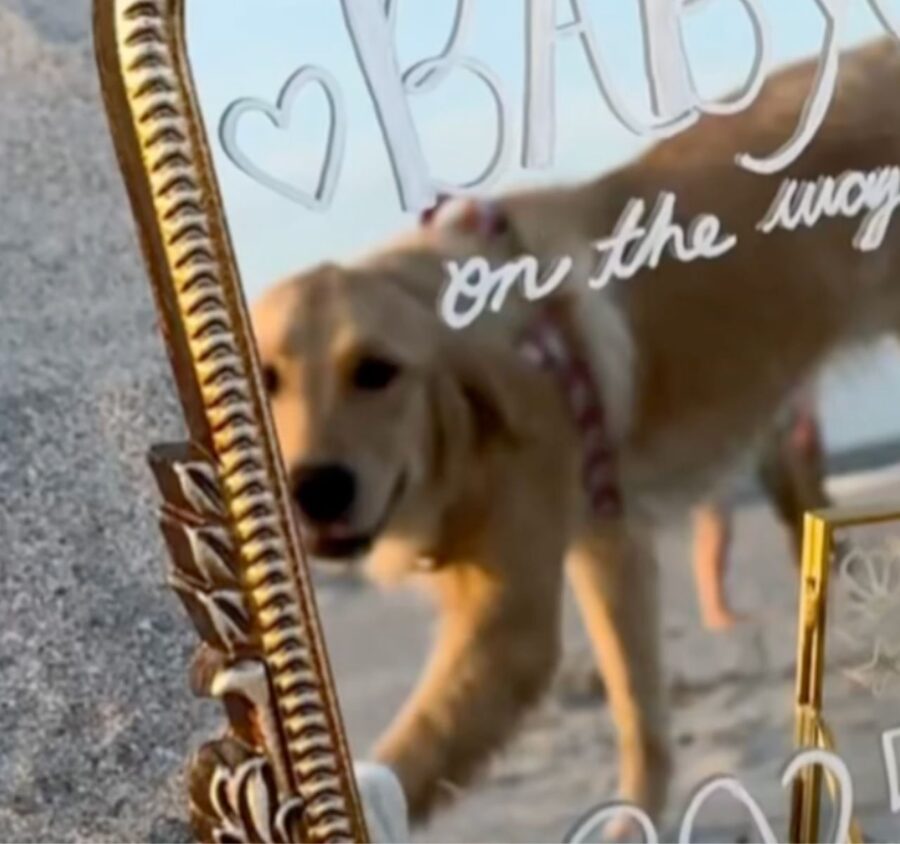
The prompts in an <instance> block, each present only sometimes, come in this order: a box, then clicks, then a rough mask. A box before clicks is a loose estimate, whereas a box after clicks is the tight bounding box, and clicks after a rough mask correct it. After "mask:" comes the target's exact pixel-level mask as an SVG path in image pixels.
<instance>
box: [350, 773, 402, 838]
mask: <svg viewBox="0 0 900 844" xmlns="http://www.w3.org/2000/svg"><path fill="white" fill-rule="evenodd" d="M354 770H355V771H356V783H357V787H358V788H359V797H360V800H362V804H363V811H364V813H365V816H366V825H367V826H368V828H369V838H370V840H371V841H372V842H373V844H406V842H408V841H409V840H410V833H409V810H408V808H407V804H406V796H405V795H404V793H403V787H402V786H401V785H400V780H398V779H397V777H396V776H395V775H394V772H393V771H391V769H390V768H387V767H385V766H384V765H376V764H374V763H372V762H357V763H356V764H355V765H354Z"/></svg>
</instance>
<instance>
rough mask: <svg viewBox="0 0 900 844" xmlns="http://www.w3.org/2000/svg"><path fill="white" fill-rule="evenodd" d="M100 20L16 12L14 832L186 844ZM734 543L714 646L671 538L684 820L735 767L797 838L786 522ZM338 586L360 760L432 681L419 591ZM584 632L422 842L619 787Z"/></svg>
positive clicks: (183, 717) (48, 6) (1, 333)
mask: <svg viewBox="0 0 900 844" xmlns="http://www.w3.org/2000/svg"><path fill="white" fill-rule="evenodd" d="M87 21H88V12H87V2H86V0H40V2H38V1H37V0H0V83H2V84H0V189H2V190H0V194H2V198H3V202H0V362H2V363H0V502H2V504H0V538H2V543H0V619H2V627H0V840H22V841H26V840H27V841H76V840H79V841H116V840H141V841H176V840H183V839H184V838H185V835H186V829H185V825H184V808H185V803H184V795H183V793H182V778H181V769H182V764H183V759H184V757H185V755H186V753H187V751H188V749H189V748H190V747H193V746H196V745H197V744H198V743H199V742H201V741H202V740H204V739H205V738H207V737H211V736H212V735H214V734H215V733H216V731H217V729H218V726H219V724H220V721H221V719H220V715H219V712H218V708H217V707H216V706H215V705H213V704H209V703H204V702H198V701H196V700H194V699H193V698H192V697H191V696H190V694H189V692H188V690H187V686H186V680H185V671H184V668H185V665H186V662H187V660H188V657H189V654H190V653H191V650H192V648H193V646H194V644H195V641H196V640H195V637H194V635H193V633H192V631H191V629H190V627H189V625H188V623H187V622H186V620H185V618H184V616H183V614H182V612H181V609H180V607H179V605H178V604H177V602H176V600H175V599H174V597H173V596H171V595H170V594H169V592H168V591H167V590H166V589H165V588H164V586H163V578H164V554H163V549H162V546H161V543H160V539H159V536H158V534H157V530H156V525H155V519H154V515H153V509H152V508H153V506H154V504H155V500H156V499H155V493H154V490H153V487H152V484H151V480H150V477H149V474H148V471H147V470H146V468H145V466H144V453H145V450H146V448H147V446H148V445H149V444H150V443H152V442H155V441H165V440H173V439H179V438H180V437H181V434H182V428H181V423H180V420H179V416H178V413H177V408H176V403H175V401H174V398H173V392H172V387H171V383H170V380H169V373H168V368H167V363H166V361H165V358H164V354H163V350H162V347H161V344H160V341H159V339H158V337H157V335H156V331H155V324H154V320H155V315H154V311H153V308H152V304H151V300H150V295H149V288H148V286H147V283H146V281H145V277H144V274H143V270H142V267H141V264H140V261H139V257H138V254H137V250H136V243H135V236H134V232H133V228H132V223H131V219H130V215H129V210H128V208H127V206H126V203H125V200H124V194H123V191H122V188H121V185H120V181H119V177H118V174H117V171H116V169H115V166H114V162H113V157H112V152H111V148H110V144H109V142H108V138H107V134H106V126H105V123H104V119H103V116H102V113H101V110H100V107H99V100H98V90H97V83H96V81H95V78H94V71H93V63H92V57H91V52H90V50H91V48H90V43H89V40H88V36H87ZM739 532H740V535H739V548H738V559H736V561H735V564H734V575H733V590H734V594H735V595H736V596H737V602H738V603H739V604H740V607H741V609H744V610H746V611H747V612H749V613H751V614H752V616H753V620H752V622H750V623H748V624H747V625H745V626H744V627H743V628H742V629H740V630H739V631H738V632H737V633H736V634H734V635H732V636H718V637H717V636H712V635H710V634H707V633H704V632H703V631H701V630H700V629H699V626H698V622H697V614H696V608H695V605H694V597H693V592H692V589H691V585H690V579H689V571H688V558H687V546H686V537H685V535H684V533H683V532H681V533H678V532H676V533H673V534H672V535H670V536H667V537H666V538H665V540H664V542H663V543H662V551H663V559H664V561H665V566H664V570H665V601H664V602H665V607H666V610H665V629H666V654H667V665H668V671H669V675H670V687H671V691H672V695H673V699H674V702H675V710H674V739H675V746H676V752H677V777H676V782H675V788H674V801H673V805H674V806H675V807H676V808H677V807H678V806H679V805H680V804H681V803H682V802H683V801H684V799H685V797H686V795H687V794H688V792H689V790H690V789H691V787H693V786H694V785H695V784H697V783H698V782H699V781H700V780H702V779H703V778H704V777H706V776H708V775H710V774H712V773H716V772H720V771H727V772H733V771H734V772H738V773H739V774H740V776H741V778H742V780H743V781H744V783H745V784H746V785H747V786H748V788H749V789H750V791H751V792H752V793H753V794H754V795H755V796H756V797H757V798H758V799H759V800H760V801H761V803H762V804H763V806H764V807H765V809H766V811H767V812H768V814H769V816H770V817H771V819H772V820H773V822H775V823H776V830H781V829H783V824H784V817H785V812H786V805H787V802H786V795H785V794H784V793H783V792H782V791H781V789H780V787H779V785H778V780H777V774H778V771H779V768H780V767H781V765H782V763H783V762H784V760H785V759H786V756H787V753H788V751H789V742H790V731H791V709H790V702H791V687H792V679H791V678H792V670H793V669H792V664H793V657H794V653H793V651H794V618H795V608H796V587H795V583H794V576H793V573H792V572H791V571H790V569H789V566H788V564H787V563H786V560H785V553H786V552H785V548H784V544H783V541H782V537H781V536H780V534H779V533H778V532H777V530H776V529H775V527H774V525H773V523H772V520H771V517H770V516H769V515H768V513H767V512H764V511H763V510H762V509H760V508H758V507H756V508H754V507H748V508H747V509H746V510H744V511H743V512H742V515H741V519H740V523H739ZM321 579H322V582H323V585H322V589H321V595H322V605H323V612H324V615H325V617H326V622H327V627H328V634H329V641H330V642H331V643H332V649H333V658H334V663H335V668H336V671H337V675H338V679H339V685H340V688H341V691H342V695H343V699H344V704H345V712H346V718H347V722H348V729H349V731H350V735H351V740H352V743H353V746H354V747H355V748H357V752H358V755H360V756H364V755H365V752H366V749H367V748H368V746H369V745H370V743H371V742H372V741H373V739H374V738H375V736H376V735H377V733H378V731H379V729H380V728H381V727H382V726H383V725H384V724H385V722H386V721H387V720H388V718H389V717H390V715H391V714H392V712H393V711H394V710H395V708H396V706H397V705H398V703H399V702H400V701H401V700H402V698H403V696H404V695H405V693H406V692H407V690H408V688H409V686H410V685H411V683H412V682H413V680H414V678H415V675H416V672H417V670H418V666H419V662H420V660H421V657H422V655H423V654H424V652H425V650H426V648H427V641H428V615H427V612H426V611H425V610H424V609H423V608H422V607H420V606H419V604H418V602H417V601H416V599H415V597H413V596H409V595H406V594H394V595H385V596H381V595H379V594H377V593H376V592H375V591H374V590H372V589H369V588H364V587H361V586H358V585H356V584H355V583H353V582H343V581H338V580H336V579H335V578H333V577H321ZM567 629H568V631H569V636H568V638H569V640H570V641H569V644H570V647H569V656H568V658H567V662H566V666H565V668H564V670H563V672H562V674H561V679H560V681H559V683H558V684H557V687H556V688H555V690H554V693H553V694H552V695H551V696H550V697H549V699H548V701H547V702H546V704H545V705H544V706H543V707H541V708H540V710H539V711H537V712H536V713H535V714H534V715H533V717H532V718H531V719H530V721H529V724H528V727H527V729H526V730H525V731H524V732H523V733H522V735H521V736H520V738H519V739H518V740H517V741H516V742H515V744H514V746H513V747H512V748H511V750H510V751H509V753H507V754H505V755H504V756H503V757H501V758H500V759H499V760H498V761H497V762H496V764H495V765H494V766H493V767H492V769H491V771H490V774H489V777H488V778H487V779H486V781H485V783H484V784H482V785H481V786H480V787H478V788H477V789H475V790H474V791H473V792H472V794H471V795H470V796H469V797H468V798H467V799H466V800H465V801H464V802H462V803H461V804H460V805H459V806H458V807H457V808H456V809H454V810H452V811H450V812H448V813H446V814H445V815H443V816H442V817H441V818H440V819H439V820H438V821H437V822H436V824H435V825H434V826H433V827H432V828H431V829H430V830H429V831H428V832H427V833H426V834H423V836H422V839H423V840H433V841H447V840H472V841H475V840H482V841H483V840H507V841H513V840H515V841H535V840H560V837H561V835H562V834H563V832H564V830H565V829H566V827H567V826H568V825H569V823H570V822H571V821H572V820H574V818H576V817H577V816H578V815H579V814H580V813H581V812H582V811H583V810H585V809H587V808H588V807H590V806H591V805H592V804H594V803H596V802H597V801H599V800H601V799H604V798H608V797H609V796H610V795H611V794H612V793H613V788H614V759H615V748H614V745H613V736H612V733H611V729H610V726H609V723H608V721H607V719H606V715H605V712H604V706H603V701H602V694H601V693H600V691H599V690H598V687H597V684H596V683H595V682H594V681H593V680H592V671H591V668H590V660H589V658H588V657H587V655H586V652H585V649H584V643H583V640H582V639H581V636H580V633H579V631H578V628H577V624H576V623H575V619H574V618H572V617H571V613H570V618H569V619H568V623H567ZM829 689H831V690H833V692H834V701H833V705H834V706H835V710H834V711H835V713H836V717H837V719H838V721H839V724H838V726H839V730H838V733H839V739H840V740H841V741H842V746H845V747H851V748H853V750H852V755H853V758H854V760H858V761H856V762H854V765H855V772H856V774H857V788H858V791H859V795H860V796H859V801H858V802H859V805H860V809H861V812H862V814H863V816H864V818H866V819H867V820H870V821H871V822H873V823H874V824H875V825H874V826H872V827H871V830H872V831H873V834H876V835H878V834H880V835H881V836H882V837H883V839H886V838H887V837H889V836H890V835H893V836H894V840H896V835H897V831H896V830H897V829H898V827H896V826H895V827H894V830H895V832H893V833H890V832H887V831H886V830H888V829H890V827H889V826H887V824H888V823H889V820H888V817H887V798H886V794H885V785H884V782H883V775H882V772H881V769H880V761H879V757H878V755H877V733H876V732H875V727H874V726H873V719H872V715H871V712H872V704H871V701H870V700H868V699H866V698H865V696H862V695H860V694H858V693H854V692H853V691H852V690H851V689H850V687H849V686H848V685H847V684H846V683H844V682H843V681H842V680H841V679H840V678H839V677H838V678H835V679H834V681H833V682H832V683H831V685H830V686H829ZM891 708H892V707H891V705H890V704H885V705H882V706H881V708H880V709H879V715H878V718H879V723H881V724H882V726H894V724H893V723H891V716H890V715H889V713H890V711H891ZM896 720H897V721H900V716H897V717H896ZM676 819H677V813H676V815H673V816H672V817H671V818H669V819H667V823H668V824H669V827H668V828H669V829H671V828H672V827H671V824H672V823H674V822H675V820H676ZM743 822H744V816H743V815H742V814H740V813H739V812H738V811H736V810H735V809H734V808H733V807H730V806H725V807H721V806H720V807H718V808H715V807H711V808H710V810H709V812H708V814H707V815H706V816H705V819H704V825H705V827H706V829H707V832H706V833H705V834H706V835H707V836H708V837H709V838H710V839H716V838H718V839H719V840H722V838H723V837H725V836H726V835H727V836H728V839H729V840H736V836H737V835H738V834H740V832H741V829H742V824H743ZM879 824H880V826H879ZM716 830H720V831H718V832H717V831H716ZM723 830H728V831H727V832H725V831H723Z"/></svg>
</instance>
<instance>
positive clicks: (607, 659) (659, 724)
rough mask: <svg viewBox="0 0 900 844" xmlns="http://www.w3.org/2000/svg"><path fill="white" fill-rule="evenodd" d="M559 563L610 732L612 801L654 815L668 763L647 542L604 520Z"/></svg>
mask: <svg viewBox="0 0 900 844" xmlns="http://www.w3.org/2000/svg"><path fill="white" fill-rule="evenodd" d="M566 564H567V568H568V574H569V579H570V581H571V583H572V586H573V588H574V590H575V597H576V600H577V602H578V605H579V608H580V610H581V614H582V616H583V619H584V623H585V626H586V628H587V632H588V636H589V637H590V639H591V643H592V645H593V648H594V651H595V654H596V658H597V661H598V667H599V668H600V671H601V673H602V675H603V679H604V682H605V684H606V689H607V695H608V699H609V705H610V709H611V711H612V716H613V720H614V722H615V726H616V731H617V733H618V743H619V790H620V797H621V798H622V799H624V800H627V801H629V802H633V803H635V804H637V805H639V806H641V807H642V808H644V809H646V810H647V811H648V812H649V813H650V814H651V815H658V814H659V813H660V811H661V810H662V808H663V806H664V804H665V800H666V793H667V790H668V784H669V773H670V759H669V750H668V736H667V731H668V723H667V706H666V701H665V689H664V685H663V680H662V671H661V666H660V659H659V606H658V600H657V579H658V574H657V569H656V560H655V559H654V555H653V551H652V537H650V536H649V535H646V536H639V535H638V533H637V530H636V528H635V527H634V526H629V525H626V524H625V523H624V522H622V523H620V522H615V523H609V524H607V525H603V526H600V527H598V528H595V529H593V530H592V532H591V533H590V534H589V535H587V536H584V537H582V538H581V539H580V540H579V542H578V543H577V544H576V545H575V546H574V547H573V548H572V549H571V550H570V552H569V555H568V557H567V559H566Z"/></svg>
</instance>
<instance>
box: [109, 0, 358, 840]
mask: <svg viewBox="0 0 900 844" xmlns="http://www.w3.org/2000/svg"><path fill="white" fill-rule="evenodd" d="M184 7H185V0H95V2H94V33H95V44H96V51H97V60H98V66H99V70H100V77H101V83H102V87H103V94H104V99H105V102H106V108H107V113H108V116H109V121H110V127H111V131H112V135H113V139H114V142H115V147H116V151H117V154H118V157H119V162H120V166H121V168H122V172H123V174H124V178H125V182H126V185H127V189H128V193H129V196H130V199H131V202H132V207H133V210H134V214H135V217H136V220H137V224H138V230H139V233H140V238H141V244H142V248H143V251H144V256H145V259H146V262H147V266H148V268H149V272H150V277H151V281H152V287H153V290H154V294H155V298H156V302H157V307H158V311H159V317H160V328H161V330H162V333H163V336H164V338H165V342H166V347H167V350H168V353H169V356H170V359H171V363H172V368H173V371H174V374H175V379H176V383H177V386H178V391H179V394H180V397H181V402H182V405H183V408H184V413H185V418H186V422H187V428H188V434H189V438H190V442H189V443H187V444H178V445H173V446H159V447H156V448H154V449H153V450H152V451H151V457H150V462H151V465H152V467H153V470H154V473H155V475H156V478H157V481H158V484H159V487H160V490H161V492H162V497H163V500H164V504H163V508H162V527H163V532H164V534H165V537H166V540H167V543H168V545H169V548H170V551H171V556H172V563H171V569H170V576H169V580H170V584H171V585H172V587H173V588H174V589H175V591H176V592H177V594H178V595H179V597H180V598H181V599H182V601H183V603H184V604H185V606H186V608H187V610H188V612H189V614H190V616H191V618H192V620H193V621H194V623H195V625H196V627H197V629H198V631H199V633H200V635H201V638H202V639H203V644H202V645H201V650H200V651H199V652H198V658H197V660H196V661H195V666H194V677H193V679H194V687H195V689H196V690H197V691H198V692H200V693H204V694H210V695H213V696H216V697H219V698H221V700H222V701H223V703H224V706H225V710H226V713H227V715H228V722H229V730H228V734H227V735H226V736H225V737H224V738H222V739H220V740H218V741H214V742H211V743H210V744H207V745H206V746H204V747H203V748H202V749H201V750H200V752H199V753H198V754H196V755H195V757H194V759H193V762H192V764H191V771H190V775H189V791H190V801H191V816H192V821H193V825H194V829H195V832H196V834H197V835H198V837H199V838H200V839H202V840H206V841H223V842H224V841H228V842H232V841H279V842H280V841H285V842H287V841H310V842H326V841H329V842H330V841H350V840H353V841H366V840H368V839H367V832H366V827H365V822H364V819H363V813H362V808H361V805H360V801H359V796H358V793H357V790H356V784H355V781H354V777H353V769H352V762H351V757H350V754H349V751H348V747H347V743H346V739H345V736H344V731H343V725H342V721H341V716H340V711H339V708H338V703H337V698H336V694H335V688H334V683H333V680H332V677H331V672H330V668H329V664H328V659H327V653H326V649H325V643H324V639H323V635H322V630H321V626H320V623H319V619H318V614H317V611H316V606H315V601H314V598H313V594H312V588H311V584H310V579H309V575H308V569H307V565H306V559H305V557H304V554H303V551H302V548H301V545H300V542H299V538H298V536H297V532H296V528H295V526H294V524H293V520H292V518H291V511H290V502H289V497H288V493H287V484H286V479H285V475H284V470H283V468H282V466H281V462H280V459H279V457H278V452H277V445H276V439H275V436H274V432H273V427H272V423H271V420H270V417H269V412H268V407H267V404H266V400H265V395H264V391H263V389H262V383H261V378H260V371H259V363H258V360H257V356H256V352H255V346H254V343H253V340H252V335H251V330H250V322H249V318H248V315H247V308H246V304H245V302H244V299H243V293H242V290H241V287H240V283H239V279H238V276H237V270H236V263H235V260H234V254H233V250H232V246H231V242H230V239H229V236H228V231H227V226H226V222H225V218H224V212H223V206H222V200H221V196H220V194H219V191H218V187H217V184H216V181H215V178H214V173H213V168H212V161H211V154H210V149H209V145H208V141H207V138H206V136H205V133H204V129H203V124H202V121H201V119H200V112H199V109H198V106H197V100H196V96H195V91H194V86H193V82H192V79H191V75H190V69H189V65H188V61H187V56H186V51H185V36H184V11H185V8H184Z"/></svg>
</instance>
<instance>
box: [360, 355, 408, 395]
mask: <svg viewBox="0 0 900 844" xmlns="http://www.w3.org/2000/svg"><path fill="white" fill-rule="evenodd" d="M399 374H400V367H399V366H397V364H396V363H394V362H393V361H389V360H384V359H383V358H376V357H364V358H361V359H360V360H359V361H358V362H357V364H356V367H355V368H354V370H353V376H352V378H353V386H354V387H356V388H357V389H359V390H383V389H385V388H386V387H389V386H390V385H391V384H392V383H393V382H394V381H395V380H396V378H397V376H398V375H399Z"/></svg>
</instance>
